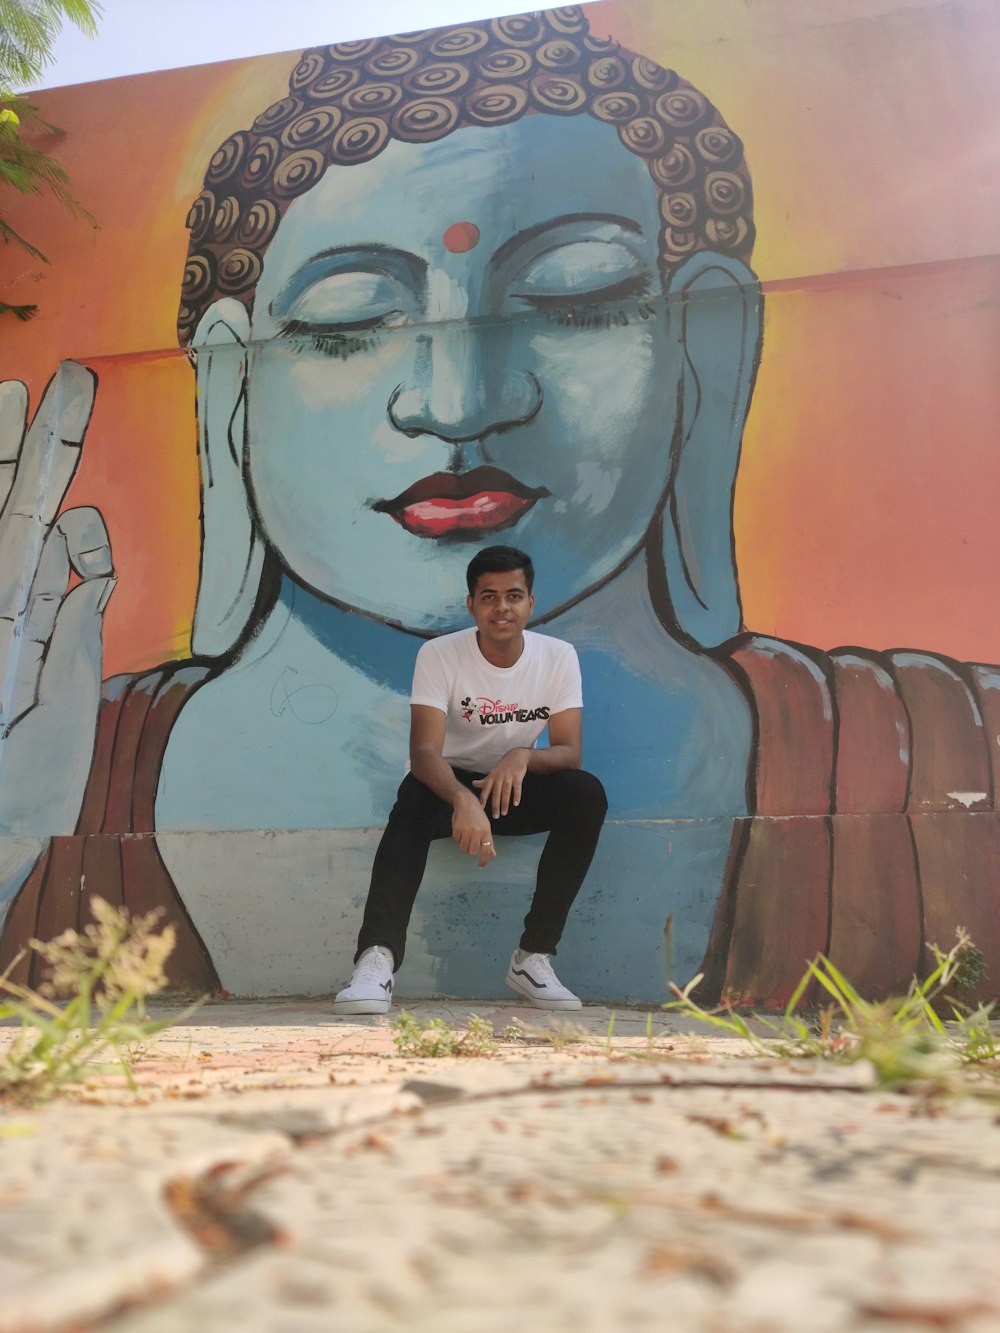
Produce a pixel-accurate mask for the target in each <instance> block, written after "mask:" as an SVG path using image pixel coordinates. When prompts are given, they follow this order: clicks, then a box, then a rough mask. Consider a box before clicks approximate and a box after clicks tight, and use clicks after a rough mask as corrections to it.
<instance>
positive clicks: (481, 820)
mask: <svg viewBox="0 0 1000 1333" xmlns="http://www.w3.org/2000/svg"><path fill="white" fill-rule="evenodd" d="M453 809H454V814H453V815H452V817H451V836H452V840H453V841H454V842H456V843H457V844H458V846H459V847H460V848H461V849H462V851H463V852H466V853H467V854H468V855H469V856H478V857H479V869H480V870H482V869H483V867H484V866H485V865H486V862H487V861H489V860H490V859H491V858H492V857H494V856H496V854H497V852H496V848H495V847H494V846H493V830H492V828H491V827H490V821H489V819H488V818H487V816H486V812H485V810H484V809H483V807H482V806H481V805H480V804H479V802H478V801H477V800H476V798H475V796H473V794H472V792H471V791H468V790H467V789H466V788H465V787H463V788H462V791H461V793H460V794H459V795H457V796H456V797H455V804H454V807H453Z"/></svg>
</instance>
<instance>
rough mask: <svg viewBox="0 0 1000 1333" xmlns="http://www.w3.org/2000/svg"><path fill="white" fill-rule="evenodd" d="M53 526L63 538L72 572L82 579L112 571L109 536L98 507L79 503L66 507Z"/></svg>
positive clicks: (104, 574)
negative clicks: (73, 506) (72, 507)
mask: <svg viewBox="0 0 1000 1333" xmlns="http://www.w3.org/2000/svg"><path fill="white" fill-rule="evenodd" d="M55 526H56V528H57V529H59V531H60V532H62V534H63V536H64V537H65V539H66V552H67V554H68V556H69V562H70V564H71V565H72V567H73V570H74V572H75V573H77V574H79V575H80V577H81V578H82V579H97V578H107V577H108V576H109V575H111V574H113V573H114V572H115V570H114V564H113V563H112V560H111V539H110V538H109V536H108V530H107V527H106V526H105V524H104V518H103V516H102V514H101V511H100V510H99V509H94V508H92V507H91V506H90V505H80V506H79V507H78V508H76V509H67V510H66V512H65V513H64V514H60V515H59V517H58V518H57V519H56V522H55Z"/></svg>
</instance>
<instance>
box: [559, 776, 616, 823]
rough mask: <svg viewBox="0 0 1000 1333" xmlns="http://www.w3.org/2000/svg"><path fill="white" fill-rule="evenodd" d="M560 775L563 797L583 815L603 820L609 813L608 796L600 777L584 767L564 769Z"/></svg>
mask: <svg viewBox="0 0 1000 1333" xmlns="http://www.w3.org/2000/svg"><path fill="white" fill-rule="evenodd" d="M560 777H561V778H562V783H561V787H562V791H561V793H560V795H561V796H562V797H563V799H564V800H565V801H566V802H567V803H568V804H571V805H572V807H573V808H574V809H575V810H576V811H578V812H579V813H580V815H581V816H583V817H586V818H587V819H592V820H603V818H604V816H605V815H606V814H607V813H608V798H607V794H606V793H605V790H604V784H603V783H602V782H601V780H600V778H598V777H595V776H594V774H593V773H588V772H587V771H586V769H583V768H567V769H564V770H563V771H562V773H561V774H560Z"/></svg>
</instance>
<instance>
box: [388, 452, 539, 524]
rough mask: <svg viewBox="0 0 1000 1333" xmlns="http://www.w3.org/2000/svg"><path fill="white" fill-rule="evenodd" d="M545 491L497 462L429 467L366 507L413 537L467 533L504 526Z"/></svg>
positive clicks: (522, 512) (510, 522)
mask: <svg viewBox="0 0 1000 1333" xmlns="http://www.w3.org/2000/svg"><path fill="white" fill-rule="evenodd" d="M548 494H549V491H547V490H546V489H545V487H544V486H537V487H531V486H525V485H524V484H523V483H522V482H520V481H518V480H517V479H516V478H515V477H512V476H511V475H510V473H509V472H504V471H503V470H502V469H501V468H495V467H477V468H473V469H472V471H471V472H463V473H460V474H457V475H456V474H455V473H452V472H434V473H432V474H431V475H430V476H429V477H421V479H420V480H419V481H417V482H414V484H413V485H412V486H408V487H407V488H406V490H405V491H402V492H401V493H400V494H399V495H397V496H395V497H394V498H393V499H391V500H378V501H376V503H375V504H374V505H373V506H372V508H373V509H374V510H375V511H376V512H377V513H380V514H388V515H389V517H390V518H392V519H394V520H395V522H397V523H398V524H399V525H400V526H401V527H403V528H405V529H406V530H407V532H412V533H413V534H414V535H415V536H418V537H441V536H445V535H446V534H448V533H468V534H469V535H470V536H471V535H474V534H479V533H487V532H495V531H497V530H498V529H500V528H507V527H510V526H511V524H513V523H516V522H517V520H518V519H519V518H520V517H521V515H522V514H524V513H525V512H526V511H527V510H529V509H530V508H531V506H532V505H533V504H534V503H535V501H536V500H540V499H541V498H542V497H543V496H546V495H548Z"/></svg>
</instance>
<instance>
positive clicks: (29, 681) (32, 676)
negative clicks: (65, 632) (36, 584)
mask: <svg viewBox="0 0 1000 1333" xmlns="http://www.w3.org/2000/svg"><path fill="white" fill-rule="evenodd" d="M53 618H54V617H53ZM44 654H45V644H44V643H39V642H37V641H35V640H32V639H26V638H25V637H24V636H23V635H18V636H17V637H16V638H15V640H14V644H13V650H12V652H11V654H10V659H9V665H8V668H7V674H6V676H5V677H4V681H3V700H2V701H0V727H4V728H6V727H11V726H13V725H14V723H15V722H17V721H18V720H19V719H20V718H22V717H23V716H24V714H25V713H27V712H28V711H29V710H30V709H32V708H34V706H35V704H36V702H37V694H36V691H37V689H38V673H39V671H40V670H41V668H42V658H43V656H44Z"/></svg>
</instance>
